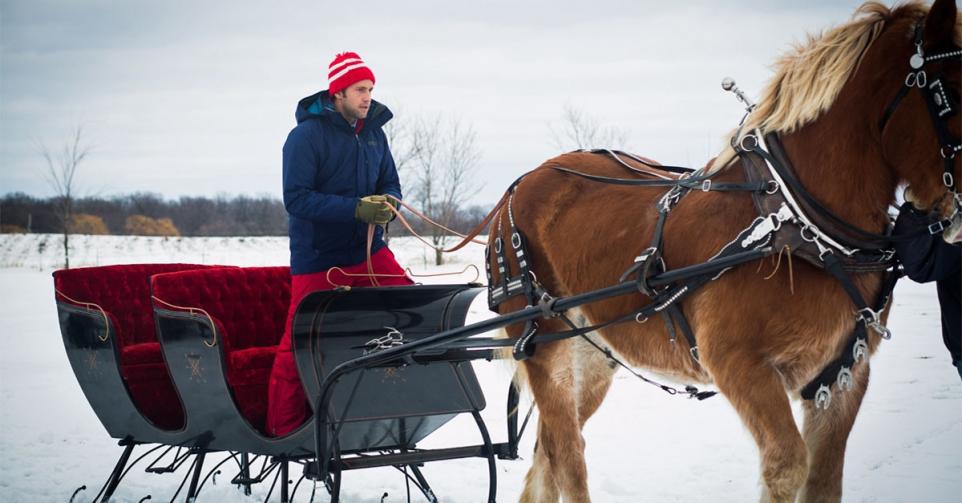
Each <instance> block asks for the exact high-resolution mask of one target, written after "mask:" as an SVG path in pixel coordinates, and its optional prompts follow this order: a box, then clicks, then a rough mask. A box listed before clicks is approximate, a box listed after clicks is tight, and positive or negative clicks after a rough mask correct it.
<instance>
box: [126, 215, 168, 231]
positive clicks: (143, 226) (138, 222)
mask: <svg viewBox="0 0 962 503" xmlns="http://www.w3.org/2000/svg"><path fill="white" fill-rule="evenodd" d="M124 229H126V230H127V233H128V234H136V235H138V236H180V231H178V230H177V226H175V225H174V222H173V220H171V219H169V218H150V217H148V216H144V215H131V216H129V217H127V222H126V223H125V224H124Z"/></svg>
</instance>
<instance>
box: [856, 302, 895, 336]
mask: <svg viewBox="0 0 962 503" xmlns="http://www.w3.org/2000/svg"><path fill="white" fill-rule="evenodd" d="M857 314H858V316H857V317H856V318H855V321H862V322H864V323H865V326H867V327H869V328H871V329H872V330H874V331H875V332H876V333H877V334H879V336H881V337H882V338H883V339H885V340H889V339H891V338H892V331H891V330H889V329H888V328H886V327H885V325H882V322H881V320H880V319H879V313H878V312H876V311H873V310H872V309H871V308H868V307H863V308H862V309H859V310H858V313H857Z"/></svg>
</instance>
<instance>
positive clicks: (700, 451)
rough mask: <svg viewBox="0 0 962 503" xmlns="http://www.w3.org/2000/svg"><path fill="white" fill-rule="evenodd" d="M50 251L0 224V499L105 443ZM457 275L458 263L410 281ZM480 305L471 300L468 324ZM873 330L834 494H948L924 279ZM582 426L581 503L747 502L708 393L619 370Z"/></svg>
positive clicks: (942, 371)
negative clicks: (685, 395)
mask: <svg viewBox="0 0 962 503" xmlns="http://www.w3.org/2000/svg"><path fill="white" fill-rule="evenodd" d="M71 243H72V245H73V246H72V248H73V251H72V263H73V265H74V266H84V265H105V264H115V263H132V262H174V261H178V262H200V263H210V264H213V263H218V264H236V265H283V264H285V263H286V261H287V240H286V239H285V238H169V239H165V238H147V237H119V236H96V237H95V236H74V237H73V238H72V239H71ZM60 246H61V241H60V238H59V237H58V236H52V235H9V234H5V235H0V337H2V343H3V344H2V348H3V349H2V350H0V501H30V502H33V501H67V500H68V499H69V498H70V496H71V494H72V493H73V491H74V489H76V488H77V487H79V486H80V485H82V484H86V485H87V486H88V489H87V490H86V491H84V492H81V493H80V496H79V498H80V499H82V500H84V501H87V500H89V498H91V497H92V496H93V494H94V493H95V492H96V490H97V489H98V488H99V486H100V485H101V484H102V483H103V481H104V479H105V478H106V476H107V474H108V473H109V471H110V468H111V467H112V465H113V463H114V462H115V460H116V457H117V455H119V452H120V449H119V448H118V447H117V445H116V441H115V440H112V439H110V438H108V437H107V435H106V433H105V431H104V429H103V427H102V426H101V425H100V423H99V421H98V420H97V418H96V417H95V416H94V414H93V412H92V411H91V410H90V407H89V406H88V404H87V403H86V400H85V399H84V397H83V395H82V393H81V392H80V388H79V386H78V385H77V383H76V380H75V379H74V376H73V373H72V371H71V370H70V366H69V364H68V362H67V358H66V355H65V354H64V350H63V345H62V341H61V339H60V333H59V327H58V325H57V314H56V308H55V306H54V301H53V282H52V279H51V277H50V272H51V271H52V270H53V269H55V268H56V267H57V266H58V261H59V253H60ZM391 246H392V248H393V249H394V250H395V253H396V254H397V255H398V257H399V259H400V261H401V262H402V263H405V264H407V265H410V266H412V268H413V269H414V270H415V272H436V271H437V270H438V269H439V268H435V267H433V266H428V265H427V264H429V263H430V260H431V258H432V257H433V254H432V253H431V252H429V251H427V250H426V249H425V248H424V247H423V246H421V245H420V244H419V243H417V242H415V241H414V240H411V239H407V238H403V239H395V240H393V241H392V244H391ZM468 248H469V249H467V250H463V251H461V252H459V253H458V254H456V255H455V256H454V260H453V262H452V263H451V264H449V265H445V266H443V267H442V268H440V269H443V270H448V271H459V270H461V269H462V268H463V267H464V266H465V265H467V264H472V263H473V264H477V265H480V263H481V255H482V253H481V251H480V248H479V247H468ZM471 248H474V249H471ZM472 279H473V274H467V275H465V276H462V277H461V278H460V279H458V278H427V279H426V281H425V282H445V281H451V282H453V281H469V280H472ZM428 280H429V281H428ZM485 316H488V313H487V311H486V308H485V306H484V302H483V299H479V301H478V302H476V303H475V305H474V306H473V308H472V314H471V316H470V318H469V321H476V320H479V319H482V318H483V317H485ZM889 327H890V328H891V329H892V331H893V333H894V337H893V339H892V340H891V341H887V342H885V343H883V344H882V346H881V349H880V350H879V352H878V353H877V354H876V355H874V356H873V359H872V369H873V371H872V382H871V384H870V387H869V390H868V394H867V396H866V399H865V402H864V405H863V407H862V412H861V414H860V415H859V418H858V421H857V422H856V425H855V428H854V430H853V433H852V436H851V438H850V440H849V445H848V456H847V461H846V464H845V498H844V499H845V500H846V501H866V502H874V501H878V502H920V501H924V502H937V501H946V502H958V501H962V382H960V380H959V376H958V374H957V373H956V372H955V370H954V369H953V368H952V367H951V366H950V364H949V363H948V356H947V352H946V350H945V348H944V347H943V346H942V342H941V337H940V332H939V330H940V328H939V317H938V302H937V300H936V297H935V290H934V288H933V287H932V285H917V284H914V283H911V282H908V281H903V282H902V283H900V284H899V287H898V288H897V290H896V295H895V307H894V309H893V311H892V316H891V318H890V320H889ZM475 368H476V371H477V373H478V375H479V378H480V379H481V381H482V386H483V387H484V389H485V390H486V392H487V399H488V408H487V409H486V411H485V418H486V420H487V421H488V425H489V427H490V428H491V429H492V434H493V436H494V440H495V441H503V440H504V436H505V434H504V423H503V421H504V395H505V391H506V389H507V383H508V379H509V376H510V370H509V369H508V367H507V366H505V365H504V364H501V363H497V362H495V363H491V364H487V363H480V364H476V365H475ZM584 436H585V440H586V442H587V460H588V467H589V473H590V481H589V484H590V487H591V491H592V495H593V498H594V499H595V501H599V502H603V503H604V502H636V501H686V502H687V501H719V502H728V501H731V502H735V501H751V500H756V499H757V495H758V493H759V485H758V477H759V470H758V466H757V453H756V449H755V446H754V442H753V441H752V440H751V438H750V436H749V435H748V433H747V431H746V430H745V429H744V427H743V426H742V425H741V423H740V422H739V420H738V418H737V417H736V415H735V414H734V412H733V410H732V409H731V407H730V406H729V405H728V403H727V402H726V401H725V399H724V398H723V397H716V398H713V399H710V400H707V401H704V402H694V401H690V400H686V399H682V398H671V397H668V396H667V395H665V394H664V393H662V392H661V391H659V390H657V389H655V388H653V387H651V386H647V385H644V384H642V383H639V382H637V380H635V379H634V378H631V377H630V376H628V375H627V374H625V373H619V374H618V375H617V377H616V380H615V384H614V386H613V387H612V390H611V392H610V394H609V395H608V398H607V400H606V402H605V404H604V405H603V406H602V408H601V410H600V411H599V412H598V413H597V414H596V416H595V417H593V418H592V419H591V421H589V423H588V424H587V426H586V428H585V434H584ZM525 437H526V438H525V439H524V441H523V442H522V446H521V453H522V456H523V458H525V459H523V460H520V461H501V462H499V464H498V475H499V479H498V495H499V501H513V500H516V499H517V496H518V494H519V492H520V488H521V487H522V483H523V479H524V474H525V471H526V469H527V467H528V460H529V459H530V457H531V450H532V445H533V440H534V439H533V436H532V435H531V434H530V432H529V433H528V434H526V435H525ZM478 440H479V439H478V436H477V433H476V430H475V429H474V427H473V424H472V422H471V421H470V419H469V418H465V420H456V421H455V422H452V423H451V424H449V425H447V426H445V427H444V428H443V429H442V430H440V431H438V432H437V433H436V434H435V435H433V436H432V437H431V438H430V439H429V442H426V443H425V444H424V446H425V447H432V446H441V445H453V444H454V443H456V442H461V443H465V444H466V443H476V442H478ZM137 452H138V451H135V455H136V453H137ZM185 468H186V467H185ZM424 472H425V474H426V476H427V477H428V479H429V481H430V482H431V483H432V485H433V487H434V489H435V491H436V493H437V494H438V495H439V497H440V498H441V501H454V502H473V501H484V498H485V495H486V487H487V477H486V470H485V466H484V463H483V462H482V461H480V460H458V461H448V462H443V463H432V464H428V465H427V466H426V467H425V469H424ZM181 473H183V471H182V472H181ZM229 476H230V474H229V473H228V472H227V471H225V474H224V475H223V476H221V477H219V481H218V483H217V485H214V486H211V485H210V484H209V483H208V486H207V487H205V489H204V492H203V493H202V494H201V501H232V502H248V501H256V500H254V499H249V498H247V497H245V496H243V495H241V493H240V492H238V491H237V490H235V489H234V488H233V487H232V486H230V485H229V484H226V479H227V477H229ZM178 482H179V480H178V481H177V482H175V481H174V478H173V477H171V476H170V475H167V476H157V475H148V474H144V473H142V471H141V470H138V471H137V472H136V473H134V472H132V474H131V475H130V476H129V477H128V479H126V480H125V481H124V483H123V484H122V485H121V487H120V489H119V490H118V492H117V494H116V499H117V500H118V501H139V500H140V499H141V498H143V497H144V496H146V495H148V494H150V495H152V496H153V500H155V501H156V500H165V499H166V500H169V499H170V497H171V495H172V494H173V492H174V490H175V489H176V485H177V483H178ZM266 491H267V487H258V488H256V489H255V496H256V495H260V497H261V500H262V499H263V497H264V495H265V494H266ZM385 492H386V493H387V494H388V496H387V497H386V498H385V499H384V500H383V501H385V502H401V501H404V500H405V491H404V483H403V480H402V478H401V476H400V475H399V474H398V473H397V472H395V471H394V470H391V469H374V470H361V471H357V472H349V473H347V474H346V475H345V476H344V491H343V493H342V495H343V498H342V499H343V501H346V502H363V503H367V502H380V501H382V500H381V497H382V495H383V494H384V493H385ZM319 494H320V493H319ZM306 496H308V492H305V491H304V488H301V489H300V490H299V491H298V498H297V499H298V501H307V498H306ZM275 498H276V493H275ZM319 500H321V499H319ZM414 500H415V501H418V500H419V499H418V498H417V497H415V498H414ZM275 501H276V499H275Z"/></svg>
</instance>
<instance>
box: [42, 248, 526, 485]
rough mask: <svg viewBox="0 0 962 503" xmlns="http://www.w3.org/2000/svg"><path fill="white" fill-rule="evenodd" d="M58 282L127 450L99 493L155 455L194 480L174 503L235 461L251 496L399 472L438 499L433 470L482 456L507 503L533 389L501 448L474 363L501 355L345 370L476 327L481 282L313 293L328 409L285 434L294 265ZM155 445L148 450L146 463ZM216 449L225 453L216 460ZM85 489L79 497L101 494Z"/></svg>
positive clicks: (316, 354) (83, 371)
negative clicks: (273, 406)
mask: <svg viewBox="0 0 962 503" xmlns="http://www.w3.org/2000/svg"><path fill="white" fill-rule="evenodd" d="M54 281H55V285H56V292H57V308H58V312H59V317H60V327H61V332H62V335H63V340H64V346H65V348H66V351H67V355H68V359H69V360H70V363H71V366H72V368H73V370H74V373H75V375H76V376H77V380H78V383H79V384H80V386H81V389H82V390H83V392H84V394H85V396H86V397H87V399H88V402H89V403H90V405H91V408H92V409H93V410H94V412H95V414H96V415H97V417H98V418H99V419H100V420H101V423H102V424H103V425H104V428H105V429H106V430H107V433H108V435H110V436H111V437H112V438H115V439H117V440H118V441H119V444H120V446H121V447H122V448H123V450H122V452H121V454H120V456H119V459H118V460H117V462H116V464H115V466H114V468H113V470H112V471H111V473H110V474H109V476H108V477H107V481H106V482H105V483H104V484H103V486H102V487H101V489H100V491H99V492H98V493H97V494H96V495H95V496H94V498H93V499H92V501H107V500H109V499H110V498H111V496H113V495H114V494H115V493H116V491H117V488H118V486H119V485H120V484H121V482H122V480H123V479H124V477H125V476H126V475H127V474H128V473H129V472H130V471H131V470H133V469H134V468H135V465H138V464H141V463H143V464H146V468H145V471H146V472H148V473H153V474H158V475H163V474H173V473H178V474H179V473H183V475H182V476H180V475H173V476H170V477H169V478H170V479H171V483H169V484H163V487H167V486H169V487H170V493H173V496H172V497H171V500H176V499H177V498H178V496H180V495H181V494H183V497H184V498H185V501H193V500H194V499H196V498H198V496H199V495H200V494H201V490H202V489H203V488H204V486H205V484H206V483H208V482H209V481H210V480H211V479H212V477H215V476H216V475H217V474H219V473H221V472H222V471H225V472H226V471H229V470H230V469H233V470H234V472H236V475H234V476H233V477H232V479H231V483H233V484H235V485H237V486H239V487H240V488H241V489H242V490H243V491H244V493H245V494H251V492H252V486H255V485H257V484H260V483H265V482H269V483H270V489H269V490H268V492H267V497H266V499H267V500H270V499H271V498H272V496H273V497H274V498H275V500H279V501H293V500H294V497H295V496H296V494H297V491H298V488H299V487H300V486H301V483H302V482H303V481H304V480H305V479H310V480H313V481H315V482H316V483H320V484H323V489H322V491H325V492H326V495H325V496H324V497H325V498H329V499H330V501H338V498H339V493H340V478H341V477H340V476H341V473H342V472H344V471H348V470H356V469H363V468H371V467H384V466H388V467H391V466H393V467H398V468H399V469H400V470H402V471H403V472H404V474H405V477H407V478H408V479H410V481H411V483H413V484H415V485H416V487H417V488H418V489H420V491H421V492H422V493H423V494H424V496H425V497H426V498H427V499H428V500H429V501H436V500H437V499H436V497H435V496H434V493H433V490H432V489H431V487H430V485H429V484H428V481H427V478H426V477H425V475H424V473H423V472H422V470H421V468H422V466H423V465H424V463H428V462H433V461H442V460H450V459H457V458H467V457H478V458H483V459H486V460H487V463H488V472H489V473H488V475H489V494H488V500H489V501H493V500H494V495H495V491H496V472H495V469H494V466H495V459H496V458H503V459H514V458H516V457H517V443H518V437H519V435H518V421H517V414H516V411H517V404H518V394H517V390H516V389H515V388H514V387H513V386H512V387H511V388H510V390H509V397H508V421H507V423H508V430H509V431H508V441H507V442H505V443H493V442H492V441H491V438H490V435H489V431H488V427H487V425H486V424H485V422H484V420H483V419H482V417H481V414H480V412H481V411H482V410H483V409H484V408H485V406H486V402H485V397H484V393H483V392H482V390H481V387H480V385H479V383H478V380H477V377H476V375H475V373H474V370H473V368H472V363H471V362H472V360H478V359H488V360H490V359H491V358H493V349H492V348H486V349H485V348H480V349H478V348H474V349H470V350H468V349H464V348H460V349H459V348H455V349H448V350H446V349H441V350H437V349H435V350H432V351H429V352H426V353H421V354H418V355H416V356H412V355H409V356H406V357H404V358H402V359H392V360H391V361H377V362H375V363H374V364H363V363H362V364H360V365H357V366H356V367H355V368H354V369H353V371H352V372H349V373H348V375H344V376H341V377H336V378H334V379H329V377H331V375H332V371H333V370H335V369H337V368H340V366H342V365H344V364H345V363H351V362H354V361H356V360H357V359H358V358H364V357H370V356H372V355H376V354H381V353H383V352H384V351H385V350H386V348H396V347H403V346H407V345H410V344H413V343H416V342H417V341H419V340H423V339H424V338H427V337H431V336H433V335H435V334H437V333H439V332H444V331H447V330H450V329H452V328H457V327H460V326H462V325H463V324H464V321H465V317H466V315H467V312H468V307H469V305H470V304H471V302H472V300H473V299H474V298H475V296H476V295H477V294H478V293H479V291H480V290H481V289H480V288H478V287H477V286H476V285H440V286H412V287H393V288H370V289H356V290H337V291H329V292H315V293H314V294H311V295H309V296H308V297H307V298H306V299H304V301H303V302H302V303H301V304H300V307H299V308H298V310H297V314H296V316H295V320H294V333H293V335H294V337H293V340H294V352H295V359H296V362H297V366H298V371H299V373H300V374H301V377H302V379H301V380H302V382H303V384H304V386H305V391H306V392H307V396H308V397H310V400H311V406H312V407H314V408H315V410H323V411H326V413H324V414H321V413H320V412H317V413H315V415H314V416H313V417H312V418H311V419H310V420H309V421H307V422H306V423H304V424H303V425H301V426H300V427H299V428H298V429H296V430H295V431H293V432H291V433H290V434H288V435H285V436H283V437H272V436H269V435H267V434H266V432H265V431H264V430H265V428H264V421H265V415H266V406H267V383H268V379H269V375H270V370H271V365H272V363H273V358H274V354H275V353H276V351H277V344H278V341H279V340H280V337H281V335H282V334H283V331H284V326H283V324H284V322H285V320H286V316H287V310H288V303H289V298H290V274H289V270H288V268H286V267H258V268H240V267H211V266H199V265H190V264H170V265H161V264H140V265H125V266H106V267H93V268H84V269H72V270H63V271H57V272H55V273H54ZM322 392H326V393H327V394H324V393H322ZM322 395H323V396H322ZM319 402H323V406H321V407H320V408H318V403H319ZM462 414H463V415H470V416H472V418H473V419H474V422H475V424H476V425H477V429H478V434H477V438H476V439H467V440H468V441H469V442H471V443H469V444H468V445H465V446H458V447H447V448H437V449H422V448H420V447H419V443H421V442H422V441H423V440H425V439H426V438H428V437H429V436H430V435H431V434H432V433H433V432H435V431H436V430H437V429H439V428H440V427H442V426H443V425H444V424H446V423H448V422H449V421H450V420H452V419H453V418H455V417H456V416H458V415H462ZM139 446H143V447H142V448H141V449H140V450H143V451H145V452H143V453H142V454H140V455H139V457H136V458H133V454H134V450H135V448H137V447H139ZM214 455H216V456H217V457H220V458H223V459H222V460H221V461H220V462H219V463H217V464H214V465H213V466H211V463H210V461H209V459H213V458H214ZM132 458H133V459H132ZM184 467H186V468H184ZM298 471H300V472H301V473H302V474H303V475H300V476H299V477H300V478H298V479H297V482H296V483H294V484H293V485H291V484H292V483H293V481H292V480H291V479H290V478H289V477H292V478H296V477H298ZM178 480H179V485H177V482H178ZM316 483H315V484H314V485H315V490H316V487H317V484H316ZM307 485H311V484H307ZM85 487H86V486H84V488H85ZM80 491H81V490H80V489H78V490H77V491H76V492H75V493H74V495H73V497H72V498H71V500H74V499H76V500H81V499H84V500H86V497H84V495H83V494H81V493H80ZM310 498H311V499H312V500H313V499H315V494H311V496H310ZM301 499H302V500H303V499H304V495H302V498H301ZM322 499H323V498H322Z"/></svg>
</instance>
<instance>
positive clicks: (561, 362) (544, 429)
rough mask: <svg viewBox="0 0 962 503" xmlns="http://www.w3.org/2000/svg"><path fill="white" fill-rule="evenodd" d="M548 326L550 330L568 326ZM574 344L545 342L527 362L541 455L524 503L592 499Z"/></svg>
mask: <svg viewBox="0 0 962 503" xmlns="http://www.w3.org/2000/svg"><path fill="white" fill-rule="evenodd" d="M544 325H545V326H544V327H543V329H544V330H546V331H550V330H552V329H554V328H557V329H559V330H560V329H563V327H562V326H558V327H552V326H551V324H550V323H545V324H544ZM573 346H574V345H573V344H570V343H569V341H563V342H558V343H552V344H544V345H542V346H540V347H538V350H537V353H536V354H535V355H534V356H533V357H531V358H529V359H528V360H526V361H525V362H524V363H523V365H524V366H525V370H526V372H527V377H528V384H529V386H530V387H531V392H532V394H533V395H534V399H535V402H536V403H537V404H538V411H539V413H540V419H539V423H538V443H537V447H536V452H535V458H534V462H533V464H532V466H531V469H530V470H529V471H528V475H527V477H526V478H525V488H524V492H523V493H522V494H521V499H520V501H522V502H524V503H529V502H531V503H533V502H552V503H553V502H556V501H558V497H559V496H561V497H562V498H563V500H564V501H565V502H566V503H567V502H587V501H590V498H589V496H588V470H587V467H586V466H585V460H584V445H585V444H584V439H583V438H582V436H581V423H580V421H579V418H578V410H579V408H580V407H579V403H578V402H579V396H578V393H577V390H576V387H577V386H576V381H577V377H576V373H577V371H578V369H577V367H576V365H574V356H573V351H575V349H574V347H573Z"/></svg>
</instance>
